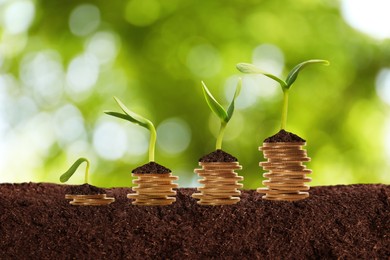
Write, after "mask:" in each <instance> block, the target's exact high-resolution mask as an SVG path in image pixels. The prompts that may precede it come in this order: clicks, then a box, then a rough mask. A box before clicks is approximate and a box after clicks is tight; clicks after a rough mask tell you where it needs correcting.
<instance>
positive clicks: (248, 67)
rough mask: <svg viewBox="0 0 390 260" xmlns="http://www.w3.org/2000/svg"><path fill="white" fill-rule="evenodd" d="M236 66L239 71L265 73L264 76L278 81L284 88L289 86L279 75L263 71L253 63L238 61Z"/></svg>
mask: <svg viewBox="0 0 390 260" xmlns="http://www.w3.org/2000/svg"><path fill="white" fill-rule="evenodd" d="M236 68H237V69H238V70H239V71H241V72H242V73H247V74H263V75H264V76H266V77H268V78H271V79H273V80H275V81H277V82H278V83H279V84H280V85H281V86H282V88H285V87H286V86H287V84H286V82H285V81H284V80H282V79H281V78H279V77H277V76H275V75H272V74H270V73H268V72H265V71H262V70H261V69H259V68H258V67H256V66H255V65H252V64H249V63H238V64H237V65H236Z"/></svg>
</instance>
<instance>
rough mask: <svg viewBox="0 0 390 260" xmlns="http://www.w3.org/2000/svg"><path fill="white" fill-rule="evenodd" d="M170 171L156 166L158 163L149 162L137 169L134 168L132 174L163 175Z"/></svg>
mask: <svg viewBox="0 0 390 260" xmlns="http://www.w3.org/2000/svg"><path fill="white" fill-rule="evenodd" d="M170 172H171V170H170V169H168V168H165V167H164V166H162V165H160V164H158V163H155V162H149V163H147V164H144V165H142V166H140V167H138V168H135V169H134V170H133V171H132V173H136V174H138V173H161V174H165V173H170Z"/></svg>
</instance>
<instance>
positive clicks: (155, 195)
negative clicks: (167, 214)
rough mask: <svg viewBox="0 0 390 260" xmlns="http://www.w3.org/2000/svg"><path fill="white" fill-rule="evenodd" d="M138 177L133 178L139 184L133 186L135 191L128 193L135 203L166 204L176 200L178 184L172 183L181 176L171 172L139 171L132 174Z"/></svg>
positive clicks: (128, 196)
mask: <svg viewBox="0 0 390 260" xmlns="http://www.w3.org/2000/svg"><path fill="white" fill-rule="evenodd" d="M132 176H133V177H137V179H135V180H133V183H134V184H138V186H136V187H133V188H132V190H133V191H135V193H131V194H127V198H129V199H134V201H133V202H132V204H133V205H145V206H164V205H170V204H172V203H173V202H175V201H176V198H175V195H176V191H174V190H173V188H177V187H178V185H177V184H175V183H172V181H174V180H178V179H179V178H178V177H176V176H173V175H172V174H171V173H164V174H161V173H147V174H145V173H138V174H135V173H133V174H132Z"/></svg>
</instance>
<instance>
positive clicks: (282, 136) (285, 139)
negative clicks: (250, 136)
mask: <svg viewBox="0 0 390 260" xmlns="http://www.w3.org/2000/svg"><path fill="white" fill-rule="evenodd" d="M300 142H306V140H305V139H302V138H301V137H299V136H297V135H296V134H293V133H290V132H287V131H285V130H283V129H282V130H280V131H279V132H278V133H277V134H275V135H273V136H271V137H268V138H266V139H265V140H264V143H300Z"/></svg>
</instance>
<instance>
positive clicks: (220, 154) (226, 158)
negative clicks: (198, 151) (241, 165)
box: [199, 149, 238, 162]
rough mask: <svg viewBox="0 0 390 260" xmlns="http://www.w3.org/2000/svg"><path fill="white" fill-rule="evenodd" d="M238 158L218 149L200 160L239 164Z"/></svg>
mask: <svg viewBox="0 0 390 260" xmlns="http://www.w3.org/2000/svg"><path fill="white" fill-rule="evenodd" d="M237 161H238V160H237V158H236V157H234V156H233V155H231V154H229V153H227V152H225V151H223V150H221V149H217V150H215V151H214V152H212V153H209V154H207V155H205V156H203V157H202V158H200V159H199V162H237Z"/></svg>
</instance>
